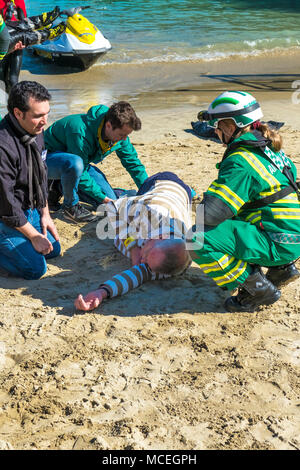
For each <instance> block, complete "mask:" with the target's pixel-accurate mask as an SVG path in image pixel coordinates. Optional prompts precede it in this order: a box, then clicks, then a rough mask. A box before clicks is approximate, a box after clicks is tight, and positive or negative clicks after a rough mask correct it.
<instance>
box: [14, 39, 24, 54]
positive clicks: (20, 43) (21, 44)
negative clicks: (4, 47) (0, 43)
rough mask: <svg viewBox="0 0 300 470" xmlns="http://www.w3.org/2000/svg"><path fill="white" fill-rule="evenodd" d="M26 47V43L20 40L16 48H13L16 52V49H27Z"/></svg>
mask: <svg viewBox="0 0 300 470" xmlns="http://www.w3.org/2000/svg"><path fill="white" fill-rule="evenodd" d="M25 47H26V46H24V44H23V43H22V41H18V42H17V43H16V44H15V46H14V48H13V52H14V51H19V50H21V49H25Z"/></svg>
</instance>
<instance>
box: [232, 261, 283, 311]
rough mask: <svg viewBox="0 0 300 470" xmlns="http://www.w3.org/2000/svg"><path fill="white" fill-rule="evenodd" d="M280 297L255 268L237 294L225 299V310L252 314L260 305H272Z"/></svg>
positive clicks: (277, 291)
mask: <svg viewBox="0 0 300 470" xmlns="http://www.w3.org/2000/svg"><path fill="white" fill-rule="evenodd" d="M280 296H281V292H280V291H279V290H278V289H277V288H276V287H275V286H274V285H273V284H272V283H271V282H270V281H269V280H268V279H267V278H266V277H265V276H264V274H263V273H262V272H261V270H260V269H259V268H257V267H256V268H255V269H254V272H253V273H252V274H250V275H249V276H248V278H247V279H246V281H245V282H244V284H242V285H241V286H240V287H239V292H238V294H237V295H236V296H232V297H229V298H228V299H226V301H225V308H226V310H227V311H228V312H254V311H255V310H256V309H257V307H259V306H260V305H271V304H273V303H274V302H276V301H277V300H278V299H279V298H280Z"/></svg>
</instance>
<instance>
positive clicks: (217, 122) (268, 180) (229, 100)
mask: <svg viewBox="0 0 300 470" xmlns="http://www.w3.org/2000/svg"><path fill="white" fill-rule="evenodd" d="M262 116H263V114H262V111H261V108H260V105H259V103H258V102H257V101H256V99H255V98H254V97H253V96H251V95H250V94H249V93H246V92H242V91H229V92H224V93H222V94H221V95H219V96H218V97H217V98H216V99H215V100H214V101H213V102H212V103H211V104H210V106H209V108H208V111H201V112H200V113H199V114H198V119H200V120H203V121H208V123H209V125H211V126H213V127H215V132H216V134H217V135H218V137H219V138H220V140H221V142H222V143H223V144H224V146H226V151H225V153H224V156H223V159H222V161H221V163H219V164H218V169H219V174H218V177H217V179H216V180H215V181H213V182H212V184H211V185H210V186H209V188H208V189H207V191H206V192H205V193H204V198H203V201H202V204H203V205H204V228H203V230H200V231H197V227H196V228H195V226H194V227H193V232H192V233H191V234H190V237H189V240H188V241H189V243H191V244H192V245H191V248H190V255H191V257H192V258H193V260H194V261H195V262H196V263H197V264H198V265H199V266H200V268H201V269H202V270H203V271H204V272H205V273H206V274H207V275H208V276H209V277H210V278H212V279H213V280H214V281H215V282H216V283H217V285H218V286H220V287H221V288H223V289H226V290H233V289H235V288H238V293H237V295H235V296H231V297H229V298H227V300H226V301H225V308H226V310H227V311H230V312H236V311H249V312H253V311H255V310H256V309H257V308H258V307H259V306H260V305H270V304H273V303H274V302H276V301H277V300H278V299H279V298H280V295H281V293H280V290H279V287H281V286H283V285H285V284H287V283H289V282H291V281H293V280H295V279H297V278H298V277H299V275H300V274H299V272H298V270H297V268H296V266H295V264H294V261H295V260H297V258H298V257H300V202H299V200H300V193H299V189H298V185H297V183H296V167H295V165H294V164H293V162H292V161H291V160H290V159H289V158H288V157H287V156H286V155H285V153H284V152H283V151H282V149H281V148H282V139H281V136H280V135H279V134H278V133H277V132H275V131H274V130H272V129H270V128H269V127H268V125H267V124H264V123H262V122H260V119H261V118H262ZM261 267H267V268H268V269H267V272H266V274H264V273H263V271H262V270H261Z"/></svg>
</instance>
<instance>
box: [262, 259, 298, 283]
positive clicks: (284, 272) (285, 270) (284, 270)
mask: <svg viewBox="0 0 300 470" xmlns="http://www.w3.org/2000/svg"><path fill="white" fill-rule="evenodd" d="M299 277H300V273H299V271H298V269H297V268H296V266H295V263H294V262H292V263H289V264H285V265H282V266H272V267H271V268H269V269H268V271H267V273H266V278H267V279H268V280H269V281H271V282H272V284H274V286H276V287H282V286H286V285H287V284H289V283H290V282H293V281H296V279H298V278H299Z"/></svg>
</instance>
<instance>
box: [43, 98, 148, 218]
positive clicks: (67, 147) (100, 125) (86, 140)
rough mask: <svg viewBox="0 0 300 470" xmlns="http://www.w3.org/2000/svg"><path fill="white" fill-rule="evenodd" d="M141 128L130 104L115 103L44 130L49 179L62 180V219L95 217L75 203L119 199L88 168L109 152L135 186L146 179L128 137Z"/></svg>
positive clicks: (94, 169) (101, 176) (95, 170)
mask: <svg viewBox="0 0 300 470" xmlns="http://www.w3.org/2000/svg"><path fill="white" fill-rule="evenodd" d="M140 129H141V121H140V119H139V118H138V117H137V115H136V113H135V111H134V110H133V108H132V107H131V105H130V104H129V103H127V102H125V101H119V102H118V103H115V104H113V105H112V106H111V107H110V108H108V107H107V106H105V105H97V106H92V107H91V108H90V109H89V110H88V112H87V113H86V114H73V115H71V116H67V117H64V118H62V119H60V120H58V121H56V122H54V123H53V124H52V125H51V126H50V127H49V128H48V129H47V130H46V131H45V145H46V148H47V149H48V154H47V159H46V163H47V167H48V178H49V179H51V180H60V182H61V187H62V193H63V196H64V211H63V213H64V217H65V218H66V219H69V220H72V221H75V222H87V221H91V220H94V218H95V216H94V215H93V214H92V213H91V212H90V211H88V210H87V209H86V208H85V207H83V206H82V205H81V204H80V203H79V200H80V201H83V202H87V203H89V204H92V205H93V206H98V205H99V204H101V203H103V202H104V203H106V202H109V201H111V200H114V199H117V198H118V197H119V196H120V195H121V193H120V191H119V190H113V189H112V187H111V186H110V184H109V182H108V181H107V179H106V177H105V175H104V174H103V173H102V172H101V171H100V170H99V168H97V167H96V166H95V165H92V164H91V163H94V164H97V163H99V162H101V161H103V160H104V158H105V157H107V156H108V155H110V154H111V153H112V152H116V154H117V156H118V157H119V159H120V161H121V163H122V165H123V166H124V168H125V169H126V170H127V171H128V173H129V174H130V176H131V177H132V179H133V181H134V182H135V184H136V186H137V187H138V188H139V187H140V186H141V185H142V184H143V182H144V181H145V180H146V178H147V177H148V175H147V173H146V170H145V167H144V165H143V164H142V163H141V161H140V160H139V158H138V156H137V152H136V150H135V148H134V147H133V145H132V144H131V142H130V140H129V137H128V136H129V134H131V132H132V131H138V130H140Z"/></svg>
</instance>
